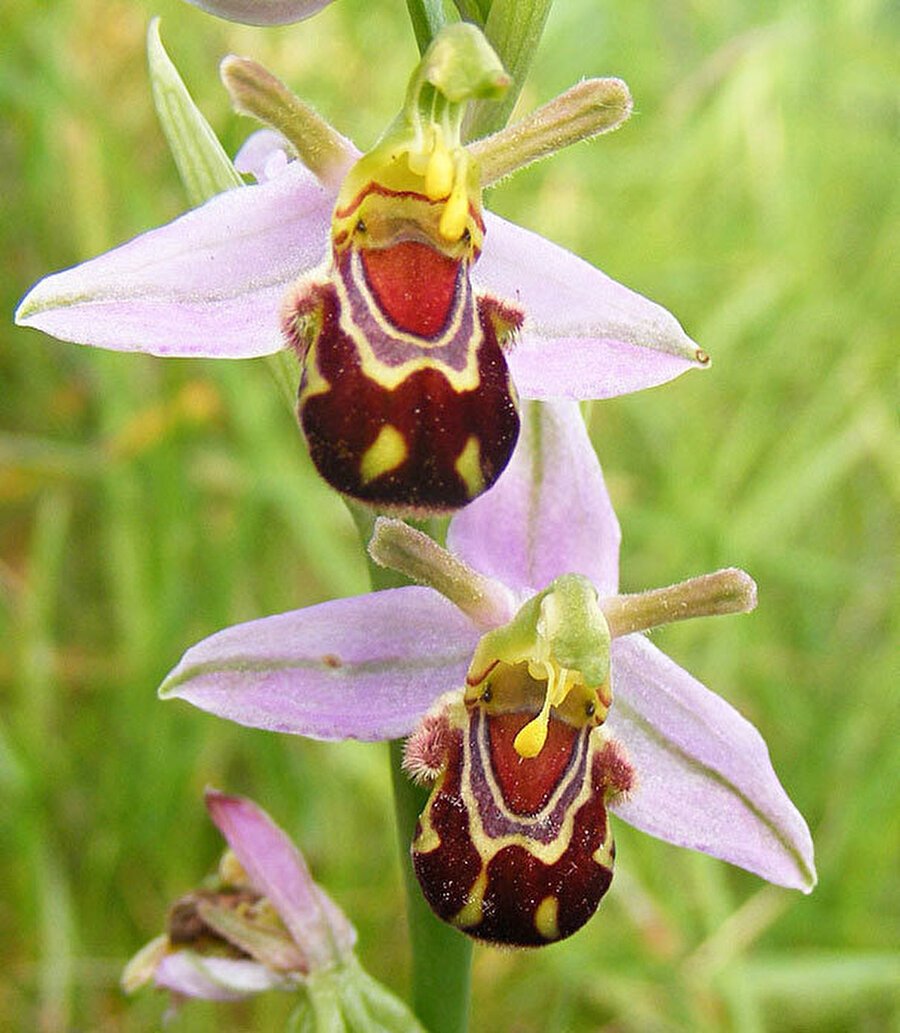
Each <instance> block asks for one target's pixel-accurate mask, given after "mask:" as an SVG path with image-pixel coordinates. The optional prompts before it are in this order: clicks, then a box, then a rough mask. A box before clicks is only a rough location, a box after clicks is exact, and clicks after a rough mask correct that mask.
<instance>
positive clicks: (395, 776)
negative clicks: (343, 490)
mask: <svg viewBox="0 0 900 1033" xmlns="http://www.w3.org/2000/svg"><path fill="white" fill-rule="evenodd" d="M350 512H351V515H352V516H353V519H354V521H355V523H356V526H357V530H358V531H359V534H360V538H361V539H362V542H363V545H364V546H365V545H366V544H367V542H368V539H369V537H370V534H371V529H372V527H373V525H374V516H373V514H372V511H371V510H369V509H364V508H363V507H362V506H358V505H351V506H350ZM366 559H367V562H368V566H369V577H370V578H371V581H372V588H373V589H375V590H376V591H377V590H379V589H383V588H395V587H397V586H399V585H405V584H409V581H408V579H407V578H405V577H404V576H403V575H402V574H397V573H396V572H395V571H393V570H388V569H386V568H384V567H379V566H378V565H376V564H375V563H374V561H373V560H372V559H371V557H369V555H368V552H367V553H366ZM402 760H403V743H402V742H400V741H399V740H393V741H392V742H391V743H390V763H391V782H392V785H393V790H394V813H395V814H396V820H397V843H398V846H399V848H400V867H401V869H402V871H403V887H404V890H405V892H406V921H407V926H408V928H409V939H410V946H411V949H412V983H413V987H412V1006H413V1011H414V1012H415V1013H416V1016H417V1017H418V1018H419V1020H420V1021H421V1022H422V1024H423V1025H424V1026H425V1028H426V1029H427V1030H428V1031H429V1033H465V1031H466V1029H467V1028H468V1017H469V995H470V991H471V975H470V974H471V966H472V942H471V940H469V939H467V937H465V936H464V935H463V934H462V933H460V932H457V931H456V930H455V929H454V928H452V926H449V925H447V924H445V923H444V922H442V921H441V920H440V919H438V918H436V917H435V915H434V914H433V913H432V911H431V908H430V907H429V906H428V904H427V903H426V901H425V898H424V897H423V896H422V891H421V889H420V888H419V883H418V882H417V881H416V876H415V872H414V871H413V867H412V861H411V859H410V854H409V848H410V844H411V843H412V840H413V833H414V832H415V827H416V821H417V820H418V818H419V815H420V814H421V813H422V811H423V809H424V807H425V801H426V800H427V799H428V790H427V789H423V788H422V787H421V786H417V785H415V784H414V783H413V782H412V781H410V779H409V778H408V777H407V775H406V774H405V773H404V771H403V770H402V768H401V762H402Z"/></svg>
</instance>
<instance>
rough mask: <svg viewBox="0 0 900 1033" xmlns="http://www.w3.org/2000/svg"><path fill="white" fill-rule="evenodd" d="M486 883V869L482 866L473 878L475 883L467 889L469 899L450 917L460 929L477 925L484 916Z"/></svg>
mask: <svg viewBox="0 0 900 1033" xmlns="http://www.w3.org/2000/svg"><path fill="white" fill-rule="evenodd" d="M487 884H488V877H487V871H486V870H485V869H484V868H482V869H481V871H480V872H479V873H478V878H477V879H476V880H475V885H474V886H473V887H472V888H471V890H469V899H468V900H467V901H466V902H465V904H463V906H462V908H460V910H459V912H458V913H457V914H456V915H455V916H454V917H453V919H452V922H453V924H454V925H456V926H459V928H460V929H471V928H472V926H474V925H478V923H479V922H480V921H481V919H482V918H483V917H484V915H483V913H482V912H483V908H484V893H485V890H486V889H487Z"/></svg>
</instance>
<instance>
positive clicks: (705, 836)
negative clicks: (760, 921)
mask: <svg viewBox="0 0 900 1033" xmlns="http://www.w3.org/2000/svg"><path fill="white" fill-rule="evenodd" d="M612 670H613V683H612V685H613V694H614V702H613V706H612V709H611V710H610V714H609V718H608V720H607V723H606V727H607V728H609V730H610V732H611V734H612V735H613V736H615V737H616V738H617V739H619V740H620V741H621V742H622V743H624V744H625V747H626V749H627V751H628V754H629V757H630V759H631V762H632V763H633V764H634V767H635V770H636V772H637V776H638V784H637V787H636V788H635V790H634V792H633V793H632V794H631V795H630V796H629V798H628V799H627V800H625V801H624V802H621V803H618V804H614V805H613V810H614V811H615V812H616V813H617V814H618V816H619V817H620V818H623V819H624V820H625V821H627V822H629V824H631V825H634V826H636V827H637V828H639V829H642V830H643V831H644V832H649V833H650V834H651V835H653V836H657V837H659V838H660V839H664V840H666V841H668V842H670V843H675V844H676V845H678V846H684V847H690V848H691V849H694V850H702V851H703V852H704V853H706V854H711V855H712V856H713V857H720V858H722V859H723V860H725V861H730V862H731V863H732V864H736V865H739V866H740V867H741V868H746V869H747V870H748V871H751V872H755V873H756V874H757V875H760V876H762V877H763V878H764V879H768V880H769V882H774V883H777V884H778V885H780V886H788V887H791V888H792V889H800V890H803V891H804V892H805V893H808V892H809V891H810V890H811V889H812V888H813V886H814V885H815V883H816V872H815V865H814V862H813V845H812V839H811V837H810V834H809V829H808V828H807V825H806V822H805V821H804V820H803V818H802V817H801V815H800V813H799V812H798V811H797V809H796V807H794V805H793V804H792V803H791V801H790V800H789V799H788V796H787V794H786V793H785V791H784V789H783V788H782V786H781V783H780V782H779V781H778V777H777V776H776V774H775V772H774V771H773V770H772V764H771V761H770V760H769V752H768V750H767V748H766V744H765V743H764V742H763V740H762V738H761V736H760V734H759V733H758V732H757V730H756V729H755V728H754V727H753V725H751V724H750V723H749V721H747V720H745V719H744V718H743V717H742V716H741V715H740V714H739V713H738V712H737V711H736V710H735V709H734V708H733V707H731V706H730V705H729V704H728V703H726V702H725V700H723V699H722V698H721V697H719V696H717V695H715V693H713V692H710V691H709V689H707V688H706V687H705V686H703V685H701V684H700V682H698V681H697V679H696V678H693V677H692V676H691V675H690V674H688V673H687V671H684V670H682V668H680V667H679V666H678V665H677V664H676V663H674V662H673V661H672V660H670V659H669V658H668V657H667V656H665V654H663V653H661V652H660V651H659V650H658V649H657V648H656V647H655V646H653V645H651V644H650V643H649V642H648V641H647V640H646V639H645V638H644V637H643V636H641V635H628V636H626V637H625V638H620V639H616V640H615V641H614V642H613V646H612Z"/></svg>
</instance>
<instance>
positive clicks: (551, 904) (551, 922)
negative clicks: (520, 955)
mask: <svg viewBox="0 0 900 1033" xmlns="http://www.w3.org/2000/svg"><path fill="white" fill-rule="evenodd" d="M558 919H559V900H558V899H557V898H556V897H553V896H550V897H544V899H543V900H542V901H541V902H540V904H538V906H537V908H536V909H535V912H534V927H535V929H537V931H538V932H539V933H540V934H541V936H543V937H544V939H545V940H558V939H559V921H558Z"/></svg>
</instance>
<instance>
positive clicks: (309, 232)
mask: <svg viewBox="0 0 900 1033" xmlns="http://www.w3.org/2000/svg"><path fill="white" fill-rule="evenodd" d="M333 201H334V198H333V196H332V195H331V194H329V193H328V192H327V191H325V190H324V189H323V188H322V187H321V186H320V185H319V184H318V182H317V181H316V180H315V178H314V177H313V176H312V174H311V173H310V172H308V171H307V170H306V169H304V168H303V166H302V165H300V163H299V162H292V163H291V164H290V166H289V167H288V169H287V170H286V171H285V173H284V175H282V176H278V177H277V178H275V179H273V180H271V181H269V182H267V183H263V184H261V185H256V186H247V187H241V188H237V189H234V190H229V191H227V192H226V193H224V194H219V195H218V196H216V197H214V198H212V200H210V201H208V202H207V203H206V204H204V205H202V206H201V207H200V208H195V209H193V210H192V211H190V212H187V213H186V214H185V215H182V216H181V217H180V218H178V219H176V220H175V221H174V222H171V223H169V224H168V225H166V226H161V227H160V228H159V229H155V230H150V231H149V232H148V233H144V234H142V235H141V236H139V237H136V238H135V239H134V240H132V241H129V242H128V243H127V244H123V245H122V246H121V247H118V248H115V249H114V250H113V251H108V252H106V253H105V254H103V255H100V256H98V257H97V258H93V259H91V260H90V261H87V262H84V263H82V264H81V265H77V266H74V267H73V268H71V269H66V270H64V271H63V272H60V273H55V274H53V275H52V276H48V277H46V278H45V279H43V280H41V281H40V282H39V283H38V284H37V285H36V286H35V287H33V288H32V290H31V291H30V292H29V294H28V295H26V297H25V298H24V299H23V300H22V302H21V304H20V306H19V309H18V311H17V312H16V322H17V323H19V324H20V325H21V326H33V327H37V329H39V330H43V331H44V332H45V333H48V334H52V335H53V336H55V337H59V338H62V339H63V340H67V341H75V342H76V343H78V344H92V345H96V346H98V347H101V348H112V349H115V350H117V351H143V352H150V353H151V354H153V355H167V356H192V357H200V356H205V357H209V358H229V359H237V358H248V357H251V356H254V355H268V354H270V353H272V352H275V351H278V350H279V349H280V348H282V347H283V346H284V342H283V340H282V337H281V333H280V330H279V318H278V315H279V307H280V304H281V300H282V297H283V295H284V292H285V288H286V286H287V285H288V284H289V283H291V282H293V280H294V279H296V278H297V276H299V275H300V274H301V273H304V272H306V271H308V270H309V269H311V268H312V267H314V266H316V265H317V264H318V263H319V262H321V261H322V259H323V257H324V255H325V251H326V245H327V241H328V234H329V228H330V219H331V207H332V204H333Z"/></svg>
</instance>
